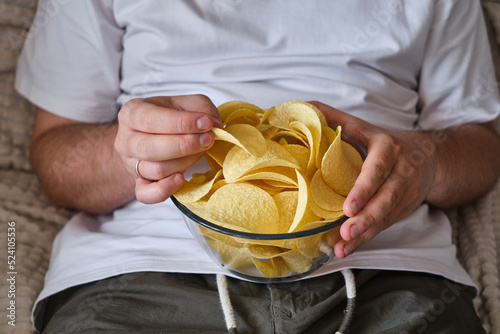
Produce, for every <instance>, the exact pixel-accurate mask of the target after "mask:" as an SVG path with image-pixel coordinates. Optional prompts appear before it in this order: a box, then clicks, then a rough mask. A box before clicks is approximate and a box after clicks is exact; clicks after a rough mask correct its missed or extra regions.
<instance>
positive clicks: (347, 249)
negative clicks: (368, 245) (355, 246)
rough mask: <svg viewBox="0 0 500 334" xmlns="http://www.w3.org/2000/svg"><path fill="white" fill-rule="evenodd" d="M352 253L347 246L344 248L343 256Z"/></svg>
mask: <svg viewBox="0 0 500 334" xmlns="http://www.w3.org/2000/svg"><path fill="white" fill-rule="evenodd" d="M351 253H352V248H351V246H349V245H345V246H344V255H345V256H347V255H349V254H351Z"/></svg>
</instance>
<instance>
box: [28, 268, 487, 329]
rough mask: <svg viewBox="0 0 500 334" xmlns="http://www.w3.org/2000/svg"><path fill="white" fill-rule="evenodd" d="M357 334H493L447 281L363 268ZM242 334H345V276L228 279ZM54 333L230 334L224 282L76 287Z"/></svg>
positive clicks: (52, 309)
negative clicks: (295, 279)
mask: <svg viewBox="0 0 500 334" xmlns="http://www.w3.org/2000/svg"><path fill="white" fill-rule="evenodd" d="M354 272H355V277H356V285H357V299H356V308H355V311H354V319H353V322H352V324H351V326H350V329H349V332H348V333H370V334H372V333H397V334H402V333H432V334H436V333H450V334H451V333H453V334H457V333H458V334H460V333H464V334H469V333H470V334H476V333H484V330H483V329H482V326H481V323H480V321H479V319H478V317H477V316H476V313H475V311H474V308H473V306H472V297H471V291H470V290H469V289H468V288H466V287H465V286H463V285H459V284H456V283H453V282H451V281H449V280H446V279H444V278H442V277H438V276H434V275H429V274H422V273H411V272H398V271H377V270H356V271H354ZM228 288H229V293H230V298H231V304H232V306H233V308H234V312H235V316H236V322H237V325H238V327H237V333H265V334H268V333H285V334H293V333H313V334H321V333H329V334H330V333H335V331H337V329H338V327H339V326H340V323H341V322H342V319H343V316H344V308H345V306H346V297H345V287H344V279H343V276H342V275H341V274H340V273H335V274H330V275H327V276H322V277H317V278H312V279H306V280H302V281H299V282H294V283H280V284H255V283H249V282H245V281H241V280H238V279H233V278H228ZM36 325H37V326H38V327H39V328H42V327H43V328H44V330H43V333H47V334H63V333H67V334H77V333H227V332H228V331H227V329H226V325H225V321H224V316H223V313H222V310H221V306H220V301H219V293H218V290H217V285H216V279H215V275H193V274H167V273H153V272H146V273H133V274H125V275H120V276H116V277H112V278H108V279H105V280H102V281H98V282H93V283H89V284H85V285H81V286H77V287H73V288H70V289H68V290H65V291H63V292H61V293H59V294H56V295H54V296H52V297H49V298H48V299H46V300H45V301H44V302H43V303H42V307H41V308H40V309H39V310H38V312H37V319H36Z"/></svg>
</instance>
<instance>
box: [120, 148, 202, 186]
mask: <svg viewBox="0 0 500 334" xmlns="http://www.w3.org/2000/svg"><path fill="white" fill-rule="evenodd" d="M202 156H203V154H202V153H198V154H193V155H189V156H187V157H182V158H178V159H173V160H169V161H146V160H141V163H140V164H139V166H138V169H139V170H138V172H139V173H140V175H141V176H142V177H143V178H145V179H147V180H161V179H164V178H166V177H167V176H169V175H171V174H174V173H180V172H183V171H184V170H186V169H187V168H189V167H190V166H191V165H193V164H194V163H195V162H196V161H198V160H199V159H200V158H201V157H202ZM135 163H136V160H134V159H130V164H129V165H132V164H133V165H134V167H135Z"/></svg>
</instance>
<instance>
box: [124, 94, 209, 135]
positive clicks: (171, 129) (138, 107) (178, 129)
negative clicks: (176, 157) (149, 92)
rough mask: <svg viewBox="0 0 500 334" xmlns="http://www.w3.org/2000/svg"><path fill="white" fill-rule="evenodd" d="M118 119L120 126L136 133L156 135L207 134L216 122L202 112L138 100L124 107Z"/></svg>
mask: <svg viewBox="0 0 500 334" xmlns="http://www.w3.org/2000/svg"><path fill="white" fill-rule="evenodd" d="M118 119H119V122H120V124H122V125H125V126H127V127H129V128H131V129H134V130H135V131H140V132H145V133H156V134H166V133H169V134H170V133H173V134H184V133H201V132H207V131H209V130H210V129H211V128H212V127H213V126H214V122H215V121H214V119H213V118H212V117H211V116H210V115H207V114H205V113H202V112H195V111H193V112H186V111H182V110H177V109H172V108H167V107H163V106H158V105H155V104H153V103H148V102H144V101H136V100H133V101H131V102H129V103H127V104H126V105H124V106H123V107H122V109H121V110H120V112H119V113H118Z"/></svg>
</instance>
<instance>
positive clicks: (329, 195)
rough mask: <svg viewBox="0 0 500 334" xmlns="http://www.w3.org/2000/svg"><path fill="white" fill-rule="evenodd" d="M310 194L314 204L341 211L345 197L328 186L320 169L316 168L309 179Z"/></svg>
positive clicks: (328, 209)
mask: <svg viewBox="0 0 500 334" xmlns="http://www.w3.org/2000/svg"><path fill="white" fill-rule="evenodd" d="M311 195H312V198H313V200H314V202H315V203H316V204H318V205H319V206H320V207H321V208H322V209H325V210H327V211H342V207H343V205H344V201H345V197H344V196H342V195H339V194H337V193H336V192H335V191H334V190H333V189H332V188H330V187H329V186H328V185H327V184H326V182H325V180H323V174H322V173H321V170H319V169H318V170H317V171H316V173H315V174H314V176H313V178H312V180H311Z"/></svg>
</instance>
